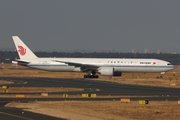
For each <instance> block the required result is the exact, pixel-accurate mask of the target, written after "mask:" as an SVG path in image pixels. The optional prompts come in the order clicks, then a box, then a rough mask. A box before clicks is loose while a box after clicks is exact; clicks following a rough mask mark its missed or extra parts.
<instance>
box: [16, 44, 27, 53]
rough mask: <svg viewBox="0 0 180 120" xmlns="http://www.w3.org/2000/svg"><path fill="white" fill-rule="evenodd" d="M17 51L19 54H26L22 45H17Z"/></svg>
mask: <svg viewBox="0 0 180 120" xmlns="http://www.w3.org/2000/svg"><path fill="white" fill-rule="evenodd" d="M18 48H19V50H18V52H19V53H20V54H21V55H25V54H26V49H25V48H24V47H23V46H19V45H18Z"/></svg>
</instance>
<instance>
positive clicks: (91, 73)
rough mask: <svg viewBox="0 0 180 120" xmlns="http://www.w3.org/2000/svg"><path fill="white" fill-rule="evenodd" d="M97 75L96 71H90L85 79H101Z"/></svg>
mask: <svg viewBox="0 0 180 120" xmlns="http://www.w3.org/2000/svg"><path fill="white" fill-rule="evenodd" d="M95 74H96V72H95V71H88V72H87V75H84V78H99V76H98V75H95Z"/></svg>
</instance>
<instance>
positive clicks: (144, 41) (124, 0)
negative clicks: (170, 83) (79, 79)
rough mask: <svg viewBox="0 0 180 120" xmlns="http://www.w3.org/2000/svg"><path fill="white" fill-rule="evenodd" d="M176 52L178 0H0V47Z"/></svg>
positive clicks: (179, 19) (179, 40)
mask: <svg viewBox="0 0 180 120" xmlns="http://www.w3.org/2000/svg"><path fill="white" fill-rule="evenodd" d="M13 35H17V36H19V37H20V38H21V39H22V40H23V41H24V42H25V43H26V44H27V45H28V46H29V47H30V48H31V49H32V50H33V51H59V52H62V51H85V52H86V51H97V52H100V51H117V52H130V51H131V50H132V49H135V50H137V51H138V52H143V51H144V49H150V51H151V52H156V51H157V50H158V49H161V50H162V51H163V52H167V53H172V52H177V53H180V0H0V48H15V47H14V44H13V41H12V36H13Z"/></svg>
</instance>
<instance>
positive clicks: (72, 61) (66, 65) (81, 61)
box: [12, 36, 174, 78]
mask: <svg viewBox="0 0 180 120" xmlns="http://www.w3.org/2000/svg"><path fill="white" fill-rule="evenodd" d="M12 39H13V41H14V44H15V47H16V50H17V52H18V55H19V59H15V61H16V62H17V63H18V64H19V65H23V66H27V67H31V68H35V69H41V70H46V71H58V72H87V74H86V75H84V78H98V77H99V76H98V75H96V73H100V74H101V75H104V76H121V75H122V72H143V73H147V72H148V73H151V72H160V73H165V72H166V71H169V70H172V69H174V66H173V65H172V64H171V63H170V62H167V61H164V60H160V59H146V58H144V59H136V58H128V59H125V58H40V57H37V56H36V55H35V54H34V53H33V52H32V51H31V50H30V49H29V48H28V47H27V46H26V45H25V44H24V42H23V41H22V40H21V39H20V38H19V37H18V36H12Z"/></svg>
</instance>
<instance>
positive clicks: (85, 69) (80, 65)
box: [54, 60, 99, 71]
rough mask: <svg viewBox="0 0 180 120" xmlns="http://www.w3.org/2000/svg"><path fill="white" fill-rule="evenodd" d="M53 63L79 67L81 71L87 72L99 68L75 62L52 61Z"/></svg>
mask: <svg viewBox="0 0 180 120" xmlns="http://www.w3.org/2000/svg"><path fill="white" fill-rule="evenodd" d="M54 61H55V62H61V63H65V64H68V65H69V66H75V67H80V68H81V70H83V71H87V70H97V68H99V66H98V65H92V64H83V63H77V62H67V61H61V60H54Z"/></svg>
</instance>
